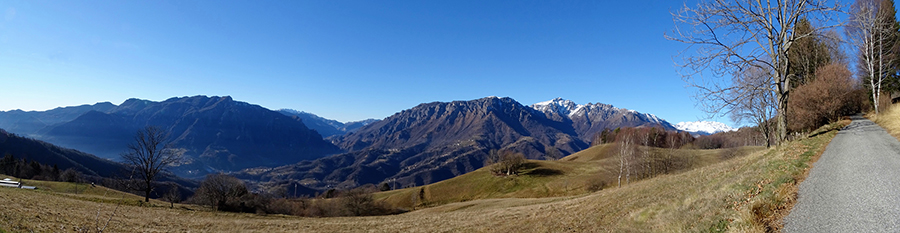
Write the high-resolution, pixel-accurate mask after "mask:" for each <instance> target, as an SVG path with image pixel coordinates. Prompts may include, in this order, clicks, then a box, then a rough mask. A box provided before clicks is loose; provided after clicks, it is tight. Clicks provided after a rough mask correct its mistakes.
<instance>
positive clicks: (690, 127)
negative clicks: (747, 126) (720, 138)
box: [675, 121, 737, 137]
mask: <svg viewBox="0 0 900 233" xmlns="http://www.w3.org/2000/svg"><path fill="white" fill-rule="evenodd" d="M675 128H677V129H678V130H681V131H686V132H689V133H691V135H694V137H696V136H701V135H712V134H715V133H721V132H731V131H735V130H737V129H735V128H732V127H731V126H728V125H726V124H725V123H722V122H715V121H689V122H680V123H678V124H675Z"/></svg>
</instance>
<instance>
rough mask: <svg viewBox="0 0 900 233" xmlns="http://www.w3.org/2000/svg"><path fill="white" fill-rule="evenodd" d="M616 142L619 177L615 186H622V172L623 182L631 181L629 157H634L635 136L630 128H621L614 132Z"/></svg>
mask: <svg viewBox="0 0 900 233" xmlns="http://www.w3.org/2000/svg"><path fill="white" fill-rule="evenodd" d="M616 137H617V138H616V142H617V143H618V146H619V148H618V149H619V177H618V178H617V182H618V184H617V187H622V174H623V173H624V174H625V183H626V184H627V183H628V182H629V181H631V180H630V179H631V164H630V162H631V159H632V157H634V150H635V147H636V146H635V145H634V144H635V138H634V132H633V131H632V130H628V129H626V130H621V131H619V132H617V133H616Z"/></svg>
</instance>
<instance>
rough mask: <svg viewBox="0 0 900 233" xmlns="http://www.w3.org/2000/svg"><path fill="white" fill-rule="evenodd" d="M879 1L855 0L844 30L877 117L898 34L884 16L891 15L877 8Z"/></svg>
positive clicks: (891, 19)
mask: <svg viewBox="0 0 900 233" xmlns="http://www.w3.org/2000/svg"><path fill="white" fill-rule="evenodd" d="M882 2H883V1H876V0H857V1H856V2H855V3H853V5H851V7H850V18H849V24H848V27H846V28H845V29H846V31H845V32H846V33H847V38H848V39H849V41H850V43H851V44H852V45H853V47H855V48H856V49H857V57H858V59H859V60H858V61H859V63H858V65H857V69H858V70H859V73H860V76H862V78H863V79H864V80H866V81H867V85H868V87H869V90H870V91H871V92H872V101H873V102H874V103H875V104H874V106H875V113H876V114H877V113H878V112H879V108H878V107H879V106H878V103H879V99H880V98H881V92H882V91H883V90H882V86H883V85H884V84H885V80H886V79H887V78H888V77H889V76H891V75H892V74H891V73H892V71H889V69H890V67H891V66H892V65H893V64H894V62H895V61H894V57H895V56H893V55H892V50H893V47H894V43H893V41H894V40H895V38H896V36H895V35H896V34H897V28H896V26H895V25H896V23H897V22H896V20H893V19H894V17H893V15H890V16H888V15H886V14H890V13H887V12H888V11H887V10H886V9H885V10H882V9H880V6H881V5H882ZM891 5H893V4H891ZM891 12H892V11H891ZM892 21H893V22H892Z"/></svg>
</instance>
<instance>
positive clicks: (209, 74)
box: [0, 0, 732, 125]
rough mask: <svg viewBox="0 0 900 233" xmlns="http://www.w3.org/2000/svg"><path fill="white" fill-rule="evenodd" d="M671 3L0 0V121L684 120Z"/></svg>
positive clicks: (686, 94) (689, 107)
mask: <svg viewBox="0 0 900 233" xmlns="http://www.w3.org/2000/svg"><path fill="white" fill-rule="evenodd" d="M681 4H682V2H680V1H581V2H576V1H234V2H233V1H9V0H0V15H2V17H0V110H11V109H23V110H46V109H51V108H54V107H58V106H72V105H80V104H92V103H96V102H103V101H109V102H112V103H114V104H120V103H121V102H123V101H124V100H125V99H128V98H141V99H149V100H155V101H161V100H165V99H167V98H170V97H176V96H193V95H220V96H221V95H230V96H232V97H234V98H235V99H236V100H240V101H245V102H249V103H253V104H258V105H261V106H264V107H267V108H270V109H279V108H291V109H296V110H301V111H307V112H312V113H315V114H318V115H320V116H322V117H326V118H331V119H336V120H339V121H352V120H361V119H366V118H377V119H381V118H384V117H387V116H390V115H392V114H394V113H396V112H399V111H401V110H403V109H407V108H411V107H413V106H415V105H417V104H419V103H424V102H432V101H453V100H471V99H477V98H482V97H486V96H508V97H512V98H514V99H516V100H518V101H519V102H522V103H523V104H526V105H528V104H532V103H536V102H540V101H545V100H549V99H552V98H555V97H563V98H566V99H571V100H573V101H575V102H577V103H579V104H584V103H587V102H594V103H596V102H601V103H607V104H612V105H614V106H617V107H620V108H628V109H634V110H637V111H641V112H646V113H652V114H656V115H658V116H659V117H661V118H664V119H666V120H668V121H670V122H672V123H677V122H680V121H694V120H698V119H701V118H705V117H706V115H705V114H704V113H703V112H701V111H699V110H698V109H697V108H696V107H695V105H694V103H693V101H692V99H691V98H690V90H689V89H686V88H685V83H684V82H683V81H682V80H681V78H680V76H678V74H677V73H676V72H675V68H674V66H673V62H672V56H673V55H675V54H677V53H678V52H679V51H680V50H682V49H684V48H685V45H684V44H679V43H677V42H671V41H667V40H665V39H664V38H663V33H665V32H667V31H669V30H671V29H672V27H673V23H672V18H671V15H670V14H669V12H670V11H673V10H676V9H677V8H679V7H680V6H681ZM713 120H719V121H723V122H725V123H728V124H730V125H731V124H732V123H731V122H730V121H729V120H728V119H726V118H721V119H713Z"/></svg>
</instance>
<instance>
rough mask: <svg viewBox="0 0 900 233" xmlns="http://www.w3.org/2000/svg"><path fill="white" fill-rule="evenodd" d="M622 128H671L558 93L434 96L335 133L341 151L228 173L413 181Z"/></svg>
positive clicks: (580, 143)
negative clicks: (495, 153)
mask: <svg viewBox="0 0 900 233" xmlns="http://www.w3.org/2000/svg"><path fill="white" fill-rule="evenodd" d="M626 126H629V127H636V126H656V127H662V128H664V129H666V130H675V128H674V127H673V126H672V125H671V124H669V123H668V122H666V121H665V120H662V119H659V118H658V117H656V116H653V115H651V114H643V113H639V112H636V111H633V110H627V109H620V108H615V107H613V106H611V105H606V104H586V105H577V104H574V102H572V101H568V100H563V99H559V98H558V99H554V100H551V101H547V102H542V103H538V104H534V105H531V106H525V105H522V104H520V103H519V102H516V101H515V100H513V99H511V98H499V97H487V98H482V99H476V100H470V101H453V102H433V103H425V104H420V105H418V106H416V107H413V108H412V109H408V110H404V111H401V112H399V113H396V114H394V115H393V116H390V117H387V118H385V119H384V120H380V121H377V122H374V123H372V124H369V125H366V126H363V127H362V128H360V129H359V130H357V131H356V132H351V133H348V134H346V135H343V136H340V137H338V138H335V140H334V141H335V142H337V145H338V146H339V147H341V149H343V150H345V151H349V152H348V153H343V154H338V155H332V156H328V157H325V158H321V159H317V160H313V161H303V162H300V163H297V164H292V165H287V166H282V167H277V168H271V169H270V168H264V169H247V170H244V171H241V172H238V173H235V174H236V175H237V176H238V177H240V178H243V179H246V180H256V181H259V182H260V183H261V184H263V185H265V184H267V183H268V184H284V183H286V182H287V181H291V180H298V181H301V182H300V183H301V184H303V185H305V186H307V187H310V188H313V189H318V190H324V189H327V188H349V187H355V186H358V185H362V184H377V183H381V182H388V181H390V182H391V183H394V184H398V185H400V186H415V185H423V184H429V183H433V182H437V181H441V180H444V179H449V178H452V177H455V176H458V175H461V174H464V173H467V172H471V171H473V170H475V169H478V168H480V167H482V166H484V165H485V158H486V157H487V155H488V153H490V151H491V150H512V151H516V152H520V153H523V155H525V157H526V158H529V159H544V155H545V154H547V153H548V152H549V151H551V150H555V151H556V152H558V153H559V154H562V155H568V154H571V153H574V152H577V151H580V150H583V149H585V148H587V147H588V146H589V142H590V139H591V138H592V137H594V135H593V134H596V133H598V132H600V131H601V130H602V129H603V128H607V127H609V128H616V127H626Z"/></svg>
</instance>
